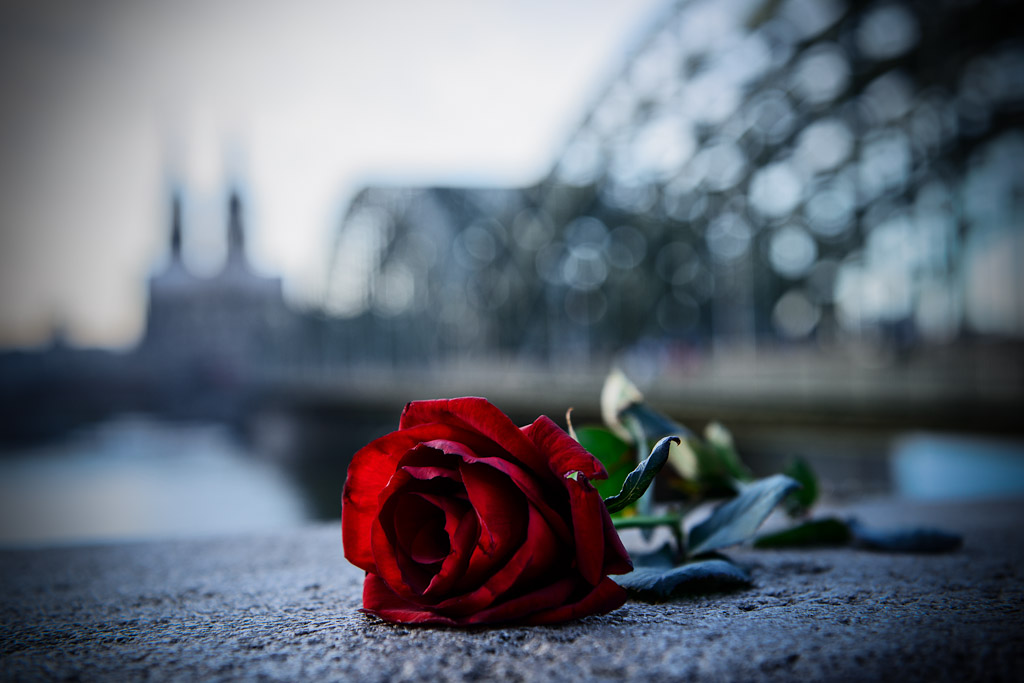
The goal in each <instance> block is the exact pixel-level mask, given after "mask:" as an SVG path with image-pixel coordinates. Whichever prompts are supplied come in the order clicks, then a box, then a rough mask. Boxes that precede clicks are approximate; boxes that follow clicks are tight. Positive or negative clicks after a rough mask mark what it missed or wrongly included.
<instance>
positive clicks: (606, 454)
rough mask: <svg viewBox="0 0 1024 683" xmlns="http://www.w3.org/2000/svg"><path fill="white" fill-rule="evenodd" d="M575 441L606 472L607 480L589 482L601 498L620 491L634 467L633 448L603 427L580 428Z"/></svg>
mask: <svg viewBox="0 0 1024 683" xmlns="http://www.w3.org/2000/svg"><path fill="white" fill-rule="evenodd" d="M576 440H577V441H578V442H579V444H580V445H581V446H583V447H584V448H586V449H587V451H588V452H589V453H590V454H591V455H593V456H594V457H595V458H597V459H598V460H600V461H601V464H602V465H604V468H605V469H606V470H607V471H608V478H607V479H595V480H594V481H592V482H590V483H591V484H593V485H594V486H595V487H596V488H597V492H598V493H599V494H601V497H602V498H609V497H611V496H614V495H615V494H616V493H618V492H619V491H621V490H622V485H623V484H624V483H625V482H626V475H628V474H629V473H630V472H631V471H632V469H633V467H634V466H635V465H636V460H634V459H633V448H632V447H631V446H630V445H629V444H628V443H626V442H625V441H623V440H622V439H620V438H619V437H617V436H615V434H613V433H612V432H611V431H610V430H608V429H605V428H604V427H580V428H579V429H577V430H576Z"/></svg>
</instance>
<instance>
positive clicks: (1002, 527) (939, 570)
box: [0, 500, 1024, 682]
mask: <svg viewBox="0 0 1024 683" xmlns="http://www.w3.org/2000/svg"><path fill="white" fill-rule="evenodd" d="M844 512H851V513H857V514H858V515H859V516H860V517H861V518H862V519H864V520H865V521H867V522H871V523H874V524H877V525H903V524H911V523H927V524H933V525H941V526H943V527H945V528H947V529H950V530H953V531H958V532H961V533H963V534H964V535H965V544H964V547H963V548H962V549H961V550H959V551H957V552H954V553H951V554H946V555H932V556H910V555H888V554H880V553H872V552H867V551H861V550H852V549H832V550H815V551H767V550H751V549H734V550H732V551H730V552H729V553H728V554H729V555H731V556H732V557H733V559H735V560H737V561H739V562H740V563H741V564H744V565H745V566H746V567H748V568H749V569H750V570H751V572H752V575H753V578H754V586H753V587H752V588H750V589H746V590H742V591H738V592H733V593H724V594H716V595H708V596H703V597H697V598H691V599H685V600H679V601H675V602H670V603H662V604H646V603H640V602H632V601H631V602H629V603H627V604H626V606H625V607H623V608H622V609H620V610H618V611H616V612H614V613H612V614H609V615H606V616H603V617H591V618H588V619H585V620H582V621H578V622H575V623H570V624H565V625H562V626H557V627H534V628H490V629H483V630H474V631H467V630H439V629H427V628H413V627H402V626H391V625H388V624H385V623H383V622H381V621H379V620H377V619H375V618H372V617H369V616H365V615H363V614H361V613H359V612H358V611H357V609H358V607H359V606H360V595H361V593H360V589H361V583H362V576H361V575H360V572H359V571H358V570H357V569H355V568H354V567H352V566H350V565H348V564H347V563H346V562H345V560H344V559H343V558H342V554H341V533H340V529H339V526H338V525H336V524H335V525H322V526H316V527H311V528H307V529H303V530H300V531H297V532H295V533H294V534H288V535H276V536H270V537H258V538H257V537H253V538H228V539H220V540H192V541H180V542H161V543H148V544H147V543H143V544H125V545H116V546H103V547H85V548H64V549H50V550H32V551H27V550H26V551H8V552H3V553H0V586H2V588H3V591H2V596H0V624H2V625H0V677H2V678H3V679H11V680H24V679H83V680H97V679H100V680H104V679H117V680H138V679H157V680H188V681H192V680H234V679H246V680H253V679H255V680H260V679H265V680H293V681H294V680H320V679H358V680H360V681H367V682H369V681H390V680H430V681H435V680H477V679H485V680H495V679H500V680H527V681H533V680H583V679H588V680H609V681H610V680H622V679H637V680H641V679H642V680H655V681H657V680H744V681H758V680H868V679H871V680H874V679H884V680H902V681H905V680H922V681H924V680H927V681H946V680H979V679H984V680H1024V618H1022V617H1024V614H1022V607H1024V586H1022V578H1024V531H1022V530H1021V527H1020V521H1021V520H1022V519H1024V501H1019V500H1018V501H1003V502H986V503H970V504H956V505H947V506H936V505H929V506H924V505H910V504H906V503H897V502H892V501H889V502H885V501H882V502H874V503H867V504H863V505H859V506H856V507H854V508H852V509H848V510H845V511H844Z"/></svg>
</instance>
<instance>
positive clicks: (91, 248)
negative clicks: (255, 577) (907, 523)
mask: <svg viewBox="0 0 1024 683" xmlns="http://www.w3.org/2000/svg"><path fill="white" fill-rule="evenodd" d="M550 5H551V3H542V2H535V1H534V0H528V1H526V2H518V3H502V4H497V3H471V2H468V1H465V0H442V1H439V2H434V3H428V4H422V3H421V4H415V3H407V2H399V1H398V0H383V1H382V2H377V3H370V4H367V3H335V2H320V1H318V0H305V1H303V2H299V3H273V2H269V1H266V0H258V1H256V2H252V1H251V0H249V1H247V2H244V3H243V2H240V1H236V0H218V1H217V2H213V3H209V2H200V1H199V0H186V1H185V2H178V3H166V2H165V3H145V4H141V5H139V4H137V3H131V2H128V0H99V1H98V2H94V3H88V4H82V3H74V2H70V1H61V0H54V1H53V2H48V3H35V2H28V1H27V0H25V1H21V0H10V1H8V2H5V3H4V4H3V6H2V7H0V92H3V101H4V104H3V106H2V107H0V151H2V154H0V347H2V350H0V544H2V545H21V544H48V543H64V542H83V541H96V540H109V539H130V538H153V537H164V536H169V535H172V536H173V535H194V534H200V533H202V534H209V533H232V532H247V531H260V530H265V529H270V528H277V527H287V526H291V525H296V524H300V523H302V522H303V521H306V520H310V519H333V518H337V517H338V516H339V514H340V490H341V485H342V482H343V480H344V473H345V466H346V464H347V462H348V460H349V459H350V458H351V455H352V453H353V452H354V451H355V450H356V449H358V448H359V447H360V446H361V445H363V444H364V443H366V442H367V441H369V440H370V439H372V438H374V437H376V436H380V435H382V434H384V433H386V432H388V431H390V430H392V429H394V428H395V427H396V426H397V419H398V415H399V413H400V411H401V408H402V406H403V405H404V404H405V403H406V402H407V401H409V400H412V399H422V398H436V397H442V396H454V395H467V394H472V395H483V396H486V397H488V398H489V399H491V401H492V402H494V403H495V404H497V405H498V406H499V407H501V408H503V409H504V410H506V411H507V412H509V413H510V414H511V415H512V416H513V418H514V419H516V420H517V421H518V422H521V423H525V422H527V421H532V420H533V419H534V418H535V417H536V416H537V414H539V413H547V414H549V415H551V416H552V417H553V418H554V419H556V421H558V422H559V423H564V418H563V417H562V416H563V415H564V413H565V410H566V408H568V407H569V406H573V407H574V409H575V413H574V416H575V417H574V420H575V421H576V422H577V423H582V422H588V421H597V420H598V419H599V418H598V405H597V404H598V394H599V391H600V387H601V383H602V381H603V378H604V376H605V375H606V373H607V372H608V371H609V369H610V368H612V367H620V368H622V369H623V370H624V371H625V372H626V373H627V375H629V376H630V377H631V378H632V379H633V381H634V382H635V383H637V384H638V385H639V386H640V387H641V389H643V390H644V392H645V394H646V395H647V397H648V399H649V400H650V401H651V402H652V403H654V404H655V405H656V406H657V407H659V408H660V409H662V410H664V411H665V412H668V413H671V414H672V415H673V416H675V417H676V418H678V419H679V420H681V421H683V422H684V423H685V424H688V425H689V426H691V427H692V428H694V429H695V430H700V429H702V428H703V426H704V424H705V423H706V422H708V421H709V420H712V419H715V420H719V421H722V422H724V423H725V424H726V425H727V426H729V427H730V428H731V429H732V431H733V432H734V435H735V437H736V439H737V442H738V446H739V449H740V452H741V454H742V455H743V456H744V457H745V459H746V460H748V461H749V462H750V464H751V465H752V466H753V468H754V469H755V470H756V471H759V472H760V473H765V474H766V473H769V472H771V471H773V470H774V469H777V468H778V467H779V466H780V464H781V463H783V462H784V460H785V459H786V458H789V457H791V456H793V455H802V456H804V457H806V458H807V459H809V460H810V461H811V462H812V464H814V465H815V466H816V467H817V468H818V469H819V471H820V472H821V475H822V477H823V478H824V479H825V491H826V493H827V494H830V495H831V496H832V497H833V499H836V500H844V499H848V498H850V497H856V496H864V495H878V494H888V493H896V494H898V495H904V496H908V497H914V498H921V499H944V498H955V497H965V496H978V495H1002V494H1017V495H1019V494H1021V493H1022V492H1024V445H1022V444H1024V441H1022V439H1024V423H1022V419H1021V415H1022V414H1024V411H1022V406H1024V268H1022V266H1021V264H1024V11H1022V9H1021V6H1020V5H1019V3H1015V2H1010V1H1008V0H1007V1H999V0H987V1H981V0H979V1H974V2H971V1H967V0H958V1H956V2H953V1H952V0H940V1H938V2H925V1H923V0H920V1H916V2H915V1H909V0H908V1H888V0H887V1H880V2H856V1H852V0H851V1H847V2H844V1H843V0H727V1H726V0H715V1H713V2H712V1H704V2H701V1H699V0H683V1H679V2H667V1H665V0H642V1H640V2H637V1H635V0H628V1H627V0H597V1H595V0H587V1H586V2H584V1H583V0H570V1H567V2H560V3H555V4H554V6H550Z"/></svg>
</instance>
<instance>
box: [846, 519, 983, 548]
mask: <svg viewBox="0 0 1024 683" xmlns="http://www.w3.org/2000/svg"><path fill="white" fill-rule="evenodd" d="M847 525H848V526H849V527H850V532H851V533H852V534H853V540H854V542H855V543H856V544H857V545H858V546H860V547H862V548H866V549H868V550H880V551H883V552H891V553H945V552H949V551H951V550H956V549H957V548H959V547H960V546H961V545H962V544H963V537H961V536H960V535H959V534H954V533H950V532H948V531H943V530H942V529H935V528H931V527H911V528H902V529H873V528H870V527H866V526H864V525H863V524H862V523H861V522H860V521H858V520H856V519H850V520H848V521H847Z"/></svg>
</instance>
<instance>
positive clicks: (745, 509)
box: [689, 474, 800, 555]
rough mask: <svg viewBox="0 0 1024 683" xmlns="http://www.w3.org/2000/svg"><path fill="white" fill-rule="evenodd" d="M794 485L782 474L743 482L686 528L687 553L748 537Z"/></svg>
mask: <svg viewBox="0 0 1024 683" xmlns="http://www.w3.org/2000/svg"><path fill="white" fill-rule="evenodd" d="M798 486H800V484H798V483H797V482H796V481H794V480H793V479H790V478H789V477H787V476H786V475H784V474H776V475H775V476H772V477H768V478H767V479H759V480H758V481H755V482H753V483H752V484H747V485H745V486H744V487H743V489H742V490H741V491H740V493H739V495H737V496H736V497H735V498H733V499H732V500H730V501H728V502H726V503H723V504H722V505H720V506H718V507H717V508H715V511H714V512H712V513H711V516H710V517H708V518H707V519H706V520H704V521H703V522H701V523H700V524H698V525H697V526H695V527H694V528H693V529H692V530H691V531H690V537H689V552H690V554H691V555H699V554H701V553H706V552H707V551H709V550H718V549H719V548H725V547H727V546H730V545H735V544H736V543H742V542H743V541H745V540H747V539H748V538H751V537H752V536H753V535H754V532H756V531H757V528H758V527H759V526H761V523H762V522H764V520H765V519H766V518H767V517H768V515H769V514H771V511H772V509H773V508H774V507H775V506H776V505H778V504H779V502H781V501H782V499H783V498H785V497H786V495H787V494H789V492H790V491H792V490H793V489H795V488H796V487H798Z"/></svg>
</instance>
